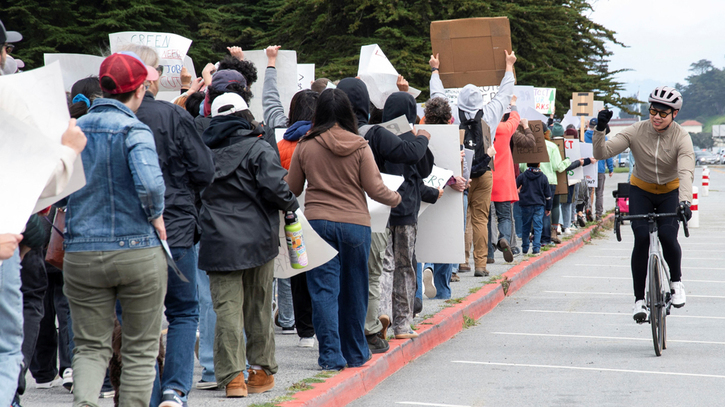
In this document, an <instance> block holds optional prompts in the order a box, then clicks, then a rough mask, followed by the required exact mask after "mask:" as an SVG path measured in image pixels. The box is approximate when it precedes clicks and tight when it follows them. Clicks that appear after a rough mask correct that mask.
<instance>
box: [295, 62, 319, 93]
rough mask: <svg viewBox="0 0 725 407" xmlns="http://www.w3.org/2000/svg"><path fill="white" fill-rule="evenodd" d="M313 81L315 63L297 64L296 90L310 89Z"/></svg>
mask: <svg viewBox="0 0 725 407" xmlns="http://www.w3.org/2000/svg"><path fill="white" fill-rule="evenodd" d="M314 81H315V64H297V90H298V91H300V90H303V89H310V87H311V86H312V82H314Z"/></svg>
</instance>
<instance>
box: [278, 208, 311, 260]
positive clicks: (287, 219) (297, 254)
mask: <svg viewBox="0 0 725 407" xmlns="http://www.w3.org/2000/svg"><path fill="white" fill-rule="evenodd" d="M284 223H285V226H284V234H285V237H286V238H287V248H288V249H289V261H290V264H291V265H292V268H294V269H302V268H305V267H307V250H306V249H305V240H304V239H303V237H302V224H301V223H300V221H299V220H298V219H297V215H296V214H295V213H294V212H292V211H288V212H287V213H285V215H284Z"/></svg>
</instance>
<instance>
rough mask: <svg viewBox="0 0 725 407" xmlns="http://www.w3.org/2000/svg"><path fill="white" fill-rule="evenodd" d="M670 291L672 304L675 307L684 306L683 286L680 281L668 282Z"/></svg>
mask: <svg viewBox="0 0 725 407" xmlns="http://www.w3.org/2000/svg"><path fill="white" fill-rule="evenodd" d="M670 291H672V305H673V306H674V307H675V308H682V307H684V306H685V299H686V298H685V297H686V296H685V286H684V285H683V284H682V281H672V282H670Z"/></svg>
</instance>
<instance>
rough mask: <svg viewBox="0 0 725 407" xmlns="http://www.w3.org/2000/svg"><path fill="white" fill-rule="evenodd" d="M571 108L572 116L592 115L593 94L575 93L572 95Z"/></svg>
mask: <svg viewBox="0 0 725 407" xmlns="http://www.w3.org/2000/svg"><path fill="white" fill-rule="evenodd" d="M571 106H572V111H573V113H574V116H591V115H592V114H594V93H593V92H576V93H574V94H572V98H571Z"/></svg>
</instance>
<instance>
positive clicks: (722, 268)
mask: <svg viewBox="0 0 725 407" xmlns="http://www.w3.org/2000/svg"><path fill="white" fill-rule="evenodd" d="M610 258H611V257H610ZM575 266H582V267H626V268H631V267H632V266H631V265H629V264H601V263H577V264H575ZM682 269H683V270H725V267H682Z"/></svg>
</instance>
